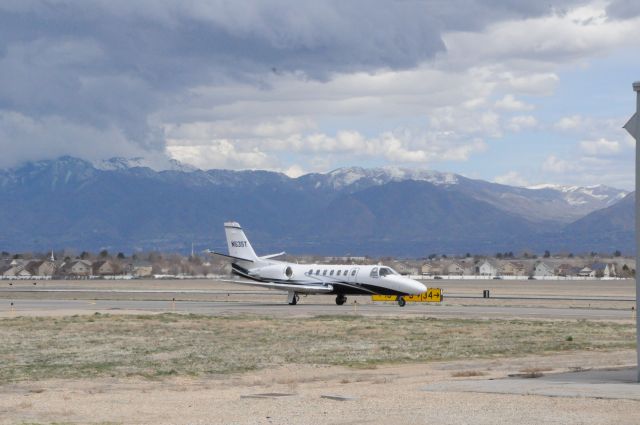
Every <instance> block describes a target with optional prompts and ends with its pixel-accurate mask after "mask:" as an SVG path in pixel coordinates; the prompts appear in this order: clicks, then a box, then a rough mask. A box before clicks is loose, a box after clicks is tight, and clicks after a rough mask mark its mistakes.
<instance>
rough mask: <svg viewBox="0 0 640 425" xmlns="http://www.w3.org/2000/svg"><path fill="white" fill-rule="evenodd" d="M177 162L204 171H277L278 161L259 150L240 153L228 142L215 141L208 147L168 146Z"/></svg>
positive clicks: (169, 151)
mask: <svg viewBox="0 0 640 425" xmlns="http://www.w3.org/2000/svg"><path fill="white" fill-rule="evenodd" d="M167 151H168V153H169V154H170V155H171V156H172V157H173V158H176V159H177V160H179V161H181V162H185V163H187V164H191V165H194V166H196V167H198V168H202V169H211V168H225V169H227V168H228V169H237V168H241V169H271V170H273V169H277V160H276V159H275V158H272V157H269V156H268V155H267V154H266V153H264V152H261V151H260V150H258V149H251V150H248V151H239V150H237V149H236V146H235V145H234V144H233V143H231V142H229V141H228V140H215V141H212V142H211V143H208V144H206V145H191V146H167Z"/></svg>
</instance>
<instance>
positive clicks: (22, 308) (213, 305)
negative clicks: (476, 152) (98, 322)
mask: <svg viewBox="0 0 640 425" xmlns="http://www.w3.org/2000/svg"><path fill="white" fill-rule="evenodd" d="M11 303H13V305H11ZM93 312H101V313H112V314H118V313H162V312H176V313H197V314H211V315H233V314H257V315H269V316H280V317H292V316H294V317H295V316H315V315H323V314H328V315H335V314H359V315H365V316H407V317H410V316H425V317H436V318H437V317H447V318H451V317H458V318H465V319H474V318H477V319H479V318H537V319H590V320H631V319H632V315H631V313H630V312H629V311H628V310H620V309H586V308H544V307H504V306H491V305H490V306H463V305H436V304H426V303H415V304H412V303H410V304H407V306H405V307H403V308H401V307H399V306H398V305H396V304H395V303H374V304H358V305H356V304H349V305H343V306H337V305H331V304H321V303H314V302H313V301H309V302H302V303H300V304H298V305H295V306H290V305H288V304H286V303H284V302H282V303H269V302H241V301H176V302H172V301H150V300H95V301H88V300H52V299H43V300H35V299H14V300H2V308H1V309H0V315H1V316H4V317H8V316H12V315H14V316H15V315H68V314H91V313H93Z"/></svg>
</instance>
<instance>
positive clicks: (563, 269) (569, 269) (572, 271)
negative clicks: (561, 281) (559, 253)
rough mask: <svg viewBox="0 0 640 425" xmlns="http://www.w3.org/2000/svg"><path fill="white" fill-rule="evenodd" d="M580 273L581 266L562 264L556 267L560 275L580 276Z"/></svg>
mask: <svg viewBox="0 0 640 425" xmlns="http://www.w3.org/2000/svg"><path fill="white" fill-rule="evenodd" d="M578 273H580V267H576V266H572V265H571V264H560V265H559V266H558V267H557V268H556V274H557V275H558V276H578Z"/></svg>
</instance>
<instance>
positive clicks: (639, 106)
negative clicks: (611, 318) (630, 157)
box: [624, 81, 640, 382]
mask: <svg viewBox="0 0 640 425" xmlns="http://www.w3.org/2000/svg"><path fill="white" fill-rule="evenodd" d="M633 91H635V92H636V113H635V114H633V116H632V117H631V119H630V120H629V121H628V122H627V123H626V124H625V126H624V129H625V130H627V131H628V132H629V134H631V136H632V137H633V138H634V139H636V352H637V355H638V363H637V365H638V366H637V381H638V382H640V311H639V310H640V276H639V275H640V270H638V266H640V196H638V189H640V146H639V145H640V81H636V82H635V83H633Z"/></svg>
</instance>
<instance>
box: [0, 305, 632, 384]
mask: <svg viewBox="0 0 640 425" xmlns="http://www.w3.org/2000/svg"><path fill="white" fill-rule="evenodd" d="M568 336H570V337H568ZM0 341H2V344H0V380H2V382H7V381H23V380H31V381H37V380H42V379H49V378H81V377H84V378H87V377H94V376H114V377H127V376H141V377H146V378H149V379H158V378H163V377H170V376H203V375H211V374H228V373H238V372H245V371H250V370H257V369H262V368H267V367H274V366H279V365H283V364H288V363H293V364H321V365H344V366H351V367H358V368H362V367H364V368H368V367H375V366H376V365H379V364H388V363H418V362H429V361H434V360H455V359H462V358H489V357H515V356H523V355H528V354H546V353H555V352H563V351H573V350H617V349H630V348H634V347H635V328H634V326H633V325H632V324H625V323H609V322H589V321H584V320H580V321H544V320H466V319H464V320H463V319H433V318H370V317H366V318H365V317H361V316H318V317H314V318H290V319H275V318H271V317H259V316H228V317H213V316H203V315H195V314H189V315H179V314H161V315H130V316H128V315H115V316H114V315H105V314H96V315H91V316H78V315H75V316H69V317H63V318H55V319H51V318H42V317H35V318H33V317H18V318H11V319H1V320H0Z"/></svg>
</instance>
